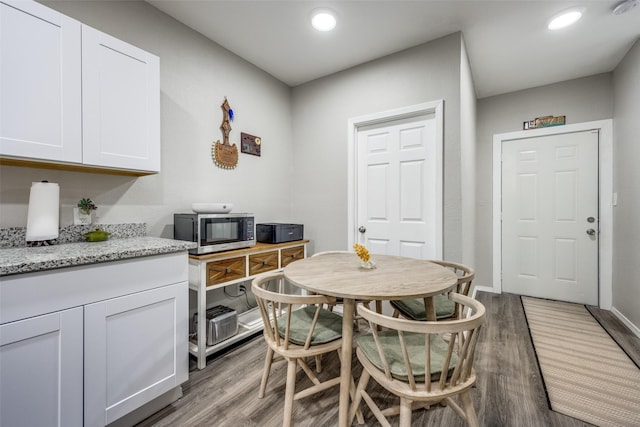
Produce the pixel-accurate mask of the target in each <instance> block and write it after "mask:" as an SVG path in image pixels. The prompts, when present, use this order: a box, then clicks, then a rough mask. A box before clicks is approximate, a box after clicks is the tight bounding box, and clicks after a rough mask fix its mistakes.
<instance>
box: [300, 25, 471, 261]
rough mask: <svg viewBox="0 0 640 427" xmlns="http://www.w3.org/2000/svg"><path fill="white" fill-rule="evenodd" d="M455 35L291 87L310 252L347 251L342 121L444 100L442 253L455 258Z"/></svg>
mask: <svg viewBox="0 0 640 427" xmlns="http://www.w3.org/2000/svg"><path fill="white" fill-rule="evenodd" d="M460 46H461V34H459V33H458V34H452V35H450V36H447V37H443V38H441V39H438V40H435V41H433V42H430V43H427V44H423V45H421V46H418V47H415V48H412V49H408V50H405V51H402V52H399V53H396V54H394V55H390V56H387V57H385V58H382V59H379V60H376V61H372V62H369V63H366V64H363V65H360V66H357V67H354V68H351V69H349V70H346V71H343V72H340V73H337V74H334V75H332V76H329V77H326V78H322V79H318V80H315V81H313V82H310V83H307V84H304V85H301V86H297V87H295V88H294V89H293V104H292V106H293V107H292V114H293V123H294V131H293V139H294V165H295V175H294V180H293V182H292V185H293V212H294V216H295V218H296V219H297V220H299V221H302V222H304V224H305V234H306V236H307V237H309V238H310V239H312V244H311V245H310V253H313V252H317V251H323V250H332V249H348V248H347V241H348V234H347V233H353V230H348V229H347V221H348V218H347V208H348V200H347V190H348V189H347V166H348V165H347V153H348V147H347V138H348V134H347V122H348V120H349V119H350V118H353V117H358V116H363V115H367V114H372V113H377V112H381V111H387V110H391V109H395V108H400V107H405V106H408V105H414V104H419V103H423V102H429V101H433V100H437V99H443V100H444V110H445V112H444V121H445V131H444V134H445V147H444V158H445V169H444V170H445V172H444V174H445V176H444V182H445V190H444V255H445V258H446V259H451V260H459V259H461V243H460V242H461V218H460V212H461V180H460V167H461V166H460Z"/></svg>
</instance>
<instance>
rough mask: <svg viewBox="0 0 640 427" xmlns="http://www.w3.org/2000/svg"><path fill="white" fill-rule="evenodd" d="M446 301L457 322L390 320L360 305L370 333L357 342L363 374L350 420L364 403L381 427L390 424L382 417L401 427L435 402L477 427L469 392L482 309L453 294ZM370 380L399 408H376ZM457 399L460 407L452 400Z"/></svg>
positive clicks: (467, 299) (471, 384)
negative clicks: (457, 309) (395, 417)
mask: <svg viewBox="0 0 640 427" xmlns="http://www.w3.org/2000/svg"><path fill="white" fill-rule="evenodd" d="M448 298H449V299H451V301H453V302H455V303H456V304H458V305H459V306H460V308H461V309H464V311H465V314H464V315H462V313H463V310H461V311H460V313H461V315H460V318H458V319H453V320H445V321H416V320H408V319H402V318H395V317H389V316H386V315H384V314H379V313H376V312H375V311H373V310H371V309H369V308H368V307H365V306H361V307H359V308H358V309H359V310H360V314H361V315H362V317H363V318H365V319H366V320H367V321H368V322H369V325H370V331H371V332H370V333H368V334H366V335H361V336H360V337H358V338H357V340H356V346H357V348H356V354H357V357H358V360H359V361H360V363H361V364H362V367H363V371H362V376H361V377H360V381H359V382H358V387H357V389H356V397H355V399H354V404H353V406H352V408H351V411H350V414H349V415H350V417H351V418H350V419H351V421H353V417H354V415H355V411H356V410H357V409H359V405H360V403H361V401H362V400H364V401H365V403H366V404H367V406H368V407H369V408H370V409H371V411H372V412H373V414H374V415H375V417H376V419H377V420H378V421H379V422H380V423H381V424H382V425H384V426H390V425H391V424H390V423H389V421H388V420H387V418H386V417H387V416H392V415H397V414H400V426H401V427H409V426H410V425H411V415H412V411H413V410H414V409H417V408H419V407H423V408H428V407H430V406H432V405H435V404H441V405H445V406H449V407H450V408H452V409H453V410H454V411H455V412H456V413H457V414H458V415H459V416H460V417H461V418H462V419H463V420H464V421H466V423H467V424H468V425H469V426H478V417H477V415H476V412H475V409H474V407H473V401H472V399H471V395H470V390H471V388H472V387H473V385H474V384H475V382H476V372H475V370H474V369H473V357H474V350H475V347H476V342H477V340H478V334H479V332H480V327H481V326H482V324H483V323H484V321H485V308H484V306H483V305H482V304H481V303H480V302H478V301H476V300H474V299H472V298H469V297H468V296H465V295H461V294H458V293H454V292H450V293H449V295H448ZM467 308H468V309H469V313H466V311H467ZM379 329H380V330H379ZM445 336H447V339H445ZM371 378H373V379H374V380H375V381H376V382H377V383H378V384H379V385H381V386H382V387H384V388H385V389H386V390H388V391H389V392H391V393H392V394H394V395H396V396H398V397H399V398H400V405H399V406H394V407H391V408H387V409H384V410H382V409H380V408H379V407H378V405H377V404H376V403H375V401H374V400H373V399H372V397H371V396H370V395H369V394H368V393H367V392H366V388H367V384H368V383H369V380H370V379H371ZM456 395H457V396H459V399H460V402H461V405H459V404H458V403H456V402H455V401H454V399H453V397H455V396H456Z"/></svg>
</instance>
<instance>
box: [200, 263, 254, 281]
mask: <svg viewBox="0 0 640 427" xmlns="http://www.w3.org/2000/svg"><path fill="white" fill-rule="evenodd" d="M245 260H246V258H245V257H238V258H229V259H223V260H220V261H212V262H209V263H207V286H213V285H217V284H219V283H224V282H230V281H231V280H236V279H242V278H243V277H246V275H247V269H246V261H245Z"/></svg>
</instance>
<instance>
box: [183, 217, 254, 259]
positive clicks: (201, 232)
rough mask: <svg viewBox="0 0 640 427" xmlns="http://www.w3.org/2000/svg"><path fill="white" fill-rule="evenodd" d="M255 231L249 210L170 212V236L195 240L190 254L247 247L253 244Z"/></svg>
mask: <svg viewBox="0 0 640 427" xmlns="http://www.w3.org/2000/svg"><path fill="white" fill-rule="evenodd" d="M255 235H256V224H255V220H254V217H253V214H249V213H225V214H197V213H178V214H174V215H173V238H174V239H177V240H187V241H189V242H196V243H197V244H198V247H197V248H196V249H191V250H190V251H189V252H190V253H192V254H208V253H212V252H221V251H228V250H231V249H240V248H248V247H251V246H254V245H255V244H256V238H255Z"/></svg>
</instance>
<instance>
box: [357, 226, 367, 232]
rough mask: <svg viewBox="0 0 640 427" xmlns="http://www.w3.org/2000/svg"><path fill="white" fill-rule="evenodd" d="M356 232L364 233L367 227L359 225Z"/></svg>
mask: <svg viewBox="0 0 640 427" xmlns="http://www.w3.org/2000/svg"><path fill="white" fill-rule="evenodd" d="M358 231H359V232H361V233H364V232H365V231H367V227H365V226H364V225H361V226H360V228H358Z"/></svg>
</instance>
